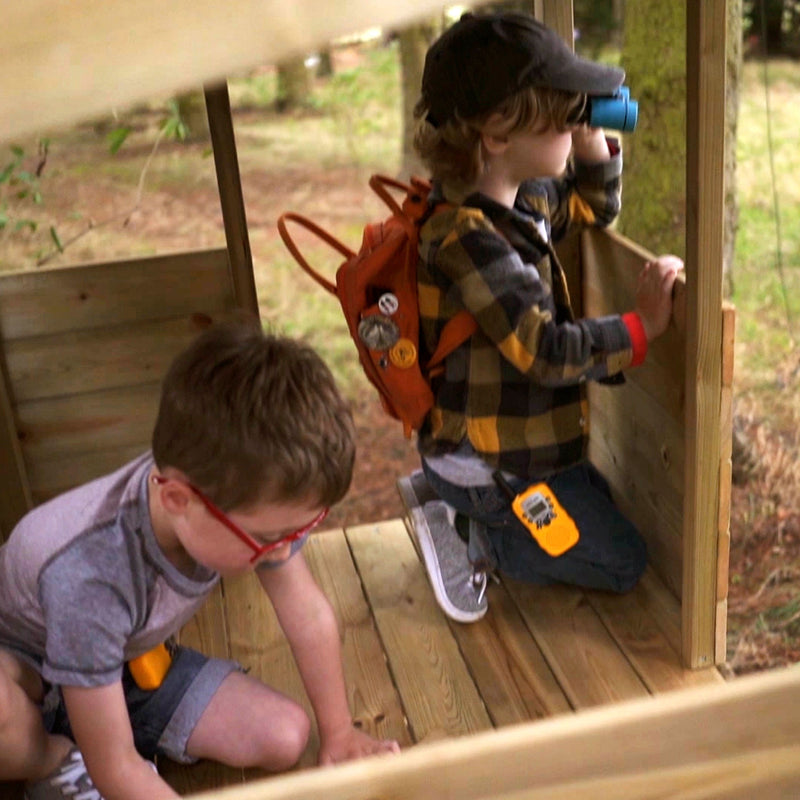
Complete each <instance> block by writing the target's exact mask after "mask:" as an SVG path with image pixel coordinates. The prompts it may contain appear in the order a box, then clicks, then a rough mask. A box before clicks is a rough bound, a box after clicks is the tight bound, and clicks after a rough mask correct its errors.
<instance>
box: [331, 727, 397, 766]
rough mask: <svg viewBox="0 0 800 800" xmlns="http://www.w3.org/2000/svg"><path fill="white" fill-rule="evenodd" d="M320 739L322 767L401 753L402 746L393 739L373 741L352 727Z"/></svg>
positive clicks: (367, 735) (366, 734)
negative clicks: (357, 759)
mask: <svg viewBox="0 0 800 800" xmlns="http://www.w3.org/2000/svg"><path fill="white" fill-rule="evenodd" d="M320 738H321V741H320V746H319V759H318V760H319V763H320V766H322V765H324V764H338V763H339V762H341V761H350V760H351V759H354V758H362V757H363V756H373V755H377V754H379V753H399V752H400V745H399V744H398V743H397V742H396V741H394V740H393V739H373V738H372V737H371V736H370V735H369V734H368V733H364V732H363V731H360V730H358V728H354V727H352V726H348V727H347V728H343V729H342V730H341V731H339V732H337V733H335V734H332V735H328V736H322V737H320Z"/></svg>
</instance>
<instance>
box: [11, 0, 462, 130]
mask: <svg viewBox="0 0 800 800" xmlns="http://www.w3.org/2000/svg"><path fill="white" fill-rule="evenodd" d="M445 5H446V4H445V3H444V2H442V0H407V1H406V2H403V3H396V2H394V0H355V1H354V0H326V2H325V3H324V4H322V5H321V4H320V3H319V2H317V0H295V1H294V2H291V3H286V2H278V0H228V1H227V2H224V3H221V2H218V0H171V1H170V2H168V3H164V2H163V1H162V0H137V2H135V3H131V2H129V0H70V2H69V3H65V2H63V0H25V2H23V3H5V4H4V7H3V47H2V50H0V108H3V109H5V113H3V115H2V118H0V141H11V140H13V139H15V138H17V137H20V136H23V135H26V134H32V133H36V132H39V131H42V130H46V129H48V128H52V127H54V126H58V125H64V124H68V123H74V122H78V121H80V120H85V119H89V118H91V117H92V116H96V115H108V114H109V113H110V111H111V110H112V109H113V108H125V107H127V106H129V105H131V104H133V103H135V102H137V101H140V100H145V99H147V98H149V97H152V96H153V95H156V94H164V93H170V92H172V93H176V94H177V93H179V92H181V91H186V90H190V89H195V88H198V87H199V86H200V85H202V84H203V83H211V82H215V81H220V80H223V79H225V78H226V77H227V76H229V75H233V74H236V73H240V72H242V71H244V70H247V69H251V68H253V67H256V66H259V65H261V64H274V63H277V62H278V61H280V60H282V59H285V58H287V57H289V56H294V55H298V54H302V53H311V52H313V51H314V49H315V48H318V47H321V46H324V45H326V44H328V43H329V42H330V41H331V40H332V39H335V38H337V37H339V36H344V35H346V34H352V33H353V32H355V31H363V30H364V29H366V28H369V27H372V26H380V25H391V26H393V27H399V26H402V25H404V24H406V23H410V22H413V21H416V20H418V19H420V18H422V17H424V16H426V15H431V14H435V13H437V12H440V11H441V10H442V9H443V8H444V7H445Z"/></svg>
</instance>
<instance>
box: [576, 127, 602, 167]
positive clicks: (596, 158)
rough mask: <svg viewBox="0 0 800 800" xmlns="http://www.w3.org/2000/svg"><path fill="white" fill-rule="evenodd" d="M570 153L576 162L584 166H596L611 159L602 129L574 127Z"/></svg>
mask: <svg viewBox="0 0 800 800" xmlns="http://www.w3.org/2000/svg"><path fill="white" fill-rule="evenodd" d="M572 153H573V155H574V156H575V158H576V159H578V161H583V162H584V163H586V164H596V163H599V162H601V161H608V159H609V158H611V151H610V150H609V149H608V142H607V141H606V135H605V133H604V132H603V129H602V128H590V127H589V126H588V125H576V126H575V127H574V128H573V129H572Z"/></svg>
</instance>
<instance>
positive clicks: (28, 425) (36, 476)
mask: <svg viewBox="0 0 800 800" xmlns="http://www.w3.org/2000/svg"><path fill="white" fill-rule="evenodd" d="M235 309H236V300H235V297H234V291H233V282H232V279H231V274H230V270H229V265H228V256H227V252H226V251H225V250H224V249H216V250H206V251H200V252H196V253H176V254H172V255H165V256H157V257H154V258H147V259H136V260H132V261H114V262H110V263H98V264H87V265H82V266H76V267H64V268H57V269H51V270H41V271H37V272H17V273H8V274H3V275H2V276H0V330H2V341H3V354H2V363H3V364H4V365H5V376H6V382H5V383H4V388H5V397H6V399H7V403H6V407H5V411H4V414H3V424H4V426H5V429H6V437H5V438H6V440H7V441H6V442H5V443H4V444H3V446H2V450H1V451H0V452H2V458H3V459H4V461H5V462H7V464H8V466H7V469H8V479H7V481H6V484H5V486H4V490H5V491H6V492H7V496H6V497H5V499H4V501H3V506H2V509H0V511H2V514H3V520H2V526H3V530H10V524H13V522H14V521H16V518H18V517H19V516H20V515H21V513H22V512H23V511H24V510H25V509H27V507H29V505H30V503H37V502H41V501H43V500H46V499H48V498H50V497H52V496H53V495H55V494H57V493H59V492H61V491H64V490H66V489H69V488H71V487H72V486H75V485H78V484H79V483H83V482H85V481H88V480H91V479H93V478H95V477H98V476H99V475H102V474H104V473H105V472H109V471H111V470H113V469H116V468H117V467H118V466H120V465H121V464H122V463H124V461H125V460H126V459H128V458H132V457H133V456H135V455H137V454H138V453H141V452H143V451H144V450H146V449H147V448H148V447H149V446H150V435H151V432H152V427H153V422H154V420H155V415H156V410H157V407H158V397H159V394H160V387H161V380H162V378H163V376H164V373H165V371H166V369H167V366H168V365H169V363H170V361H171V360H172V358H173V357H174V356H175V354H176V353H178V352H179V351H180V350H182V349H183V348H184V347H185V346H186V345H187V344H188V343H189V342H190V341H191V340H192V339H193V338H194V337H195V336H196V335H197V334H198V333H199V332H200V331H201V330H203V329H204V328H205V327H207V326H208V325H210V324H211V323H212V322H213V321H219V320H221V319H224V318H227V317H228V316H230V315H232V314H234V313H236V310H235ZM0 400H2V398H0ZM15 448H16V455H15ZM15 458H16V461H15V460H14V459H15ZM14 463H16V464H17V465H18V466H19V467H20V468H19V469H18V470H17V473H16V478H15V473H14V472H13V469H12V468H13V465H14ZM12 482H14V483H13V485H12Z"/></svg>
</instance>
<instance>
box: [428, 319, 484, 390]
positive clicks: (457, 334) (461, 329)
mask: <svg viewBox="0 0 800 800" xmlns="http://www.w3.org/2000/svg"><path fill="white" fill-rule="evenodd" d="M477 330H478V323H477V322H476V321H475V317H473V316H472V314H470V313H469V311H459V312H458V314H456V315H455V316H454V317H453V318H452V319H451V320H449V321H448V322H447V324H446V325H445V326H444V328H443V329H442V335H441V336H440V337H439V344H437V345H436V350H434V351H433V355H432V356H431V357H430V360H429V361H428V366H427V372H428V378H429V379H430V378H435V377H436V376H437V375H441V374H442V372H443V371H444V364H443V363H442V362H444V360H445V358H447V356H449V355H450V353H452V352H453V350H455V349H456V348H457V347H459V346H460V345H462V344H464V342H466V341H467V339H469V337H470V336H472V334H473V333H475V331H477Z"/></svg>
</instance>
